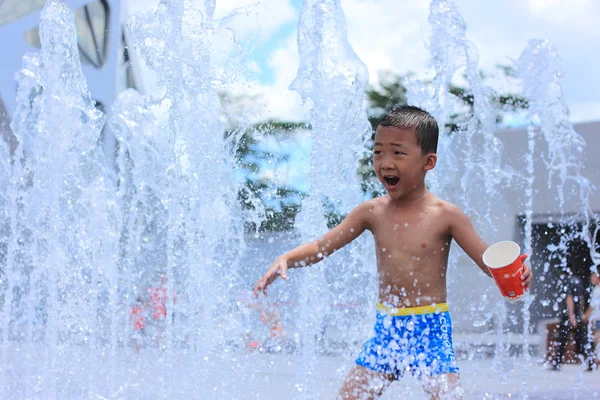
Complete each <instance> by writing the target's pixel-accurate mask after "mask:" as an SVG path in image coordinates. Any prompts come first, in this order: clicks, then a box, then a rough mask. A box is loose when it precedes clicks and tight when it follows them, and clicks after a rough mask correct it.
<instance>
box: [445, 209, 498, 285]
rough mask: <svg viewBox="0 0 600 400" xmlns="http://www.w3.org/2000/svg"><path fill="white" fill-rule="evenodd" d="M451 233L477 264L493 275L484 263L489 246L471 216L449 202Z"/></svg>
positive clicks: (487, 273) (489, 274) (486, 272)
mask: <svg viewBox="0 0 600 400" xmlns="http://www.w3.org/2000/svg"><path fill="white" fill-rule="evenodd" d="M448 207H449V215H450V221H449V222H450V224H449V225H450V226H449V228H450V235H451V236H452V238H453V239H454V240H455V241H456V243H457V244H458V245H459V246H460V248H461V249H463V251H464V252H465V253H467V255H468V256H469V257H470V258H471V260H473V261H474V262H475V264H477V266H478V267H479V268H480V269H481V270H482V271H483V272H484V273H485V274H486V275H488V276H490V277H491V276H492V274H491V273H490V271H489V269H488V267H486V265H485V264H484V263H483V253H484V252H485V251H486V250H487V248H488V247H489V246H488V245H487V244H486V243H485V242H484V241H483V239H481V237H480V236H479V235H478V234H477V232H475V228H473V224H471V221H470V220H469V217H467V216H466V215H465V213H463V212H462V211H461V210H460V209H459V208H458V207H456V206H455V205H452V204H449V205H448Z"/></svg>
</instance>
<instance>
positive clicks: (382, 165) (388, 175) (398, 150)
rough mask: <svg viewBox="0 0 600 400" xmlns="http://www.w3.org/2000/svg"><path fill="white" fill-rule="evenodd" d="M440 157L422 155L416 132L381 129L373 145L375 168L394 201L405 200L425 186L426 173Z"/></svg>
mask: <svg viewBox="0 0 600 400" xmlns="http://www.w3.org/2000/svg"><path fill="white" fill-rule="evenodd" d="M436 160H437V156H436V155H435V154H434V153H428V154H423V153H422V151H421V148H420V147H419V145H418V144H417V137H416V135H415V132H414V130H401V129H398V128H394V127H391V126H385V127H382V126H379V127H378V128H377V131H376V133H375V143H374V145H373V167H374V168H375V173H376V174H377V178H379V181H380V182H381V183H383V186H385V189H386V190H387V192H388V193H389V195H390V196H391V197H392V198H396V199H398V198H404V197H406V196H408V195H409V194H410V193H412V192H413V190H415V189H416V188H418V187H419V186H421V185H424V184H425V173H426V172H427V171H428V170H430V169H433V167H435V163H436Z"/></svg>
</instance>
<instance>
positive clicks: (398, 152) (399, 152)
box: [394, 151, 405, 156]
mask: <svg viewBox="0 0 600 400" xmlns="http://www.w3.org/2000/svg"><path fill="white" fill-rule="evenodd" d="M394 154H395V155H397V156H399V155H404V154H405V153H403V152H401V151H395V152H394Z"/></svg>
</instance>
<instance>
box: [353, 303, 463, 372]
mask: <svg viewBox="0 0 600 400" xmlns="http://www.w3.org/2000/svg"><path fill="white" fill-rule="evenodd" d="M374 329H375V336H374V337H373V338H372V339H370V340H369V341H367V343H365V345H364V347H363V350H362V351H361V353H360V354H359V356H358V358H357V359H356V364H358V365H360V366H362V367H365V368H368V369H370V370H373V371H377V372H382V373H385V374H391V375H395V376H396V379H398V378H400V377H401V376H402V375H403V374H404V372H405V371H410V373H411V374H412V375H413V376H416V377H419V378H420V377H421V376H423V375H428V376H432V375H439V374H446V373H458V372H459V370H458V366H457V365H456V357H455V355H454V349H453V347H452V320H451V319H450V313H449V312H448V304H446V303H440V304H435V305H431V306H424V307H410V308H389V307H386V306H384V305H382V304H381V303H378V304H377V319H376V322H375V327H374Z"/></svg>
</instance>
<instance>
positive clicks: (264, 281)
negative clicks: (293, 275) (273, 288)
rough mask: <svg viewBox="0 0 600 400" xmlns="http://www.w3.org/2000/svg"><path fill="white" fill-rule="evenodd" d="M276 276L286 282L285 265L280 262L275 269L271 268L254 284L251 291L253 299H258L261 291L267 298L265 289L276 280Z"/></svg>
mask: <svg viewBox="0 0 600 400" xmlns="http://www.w3.org/2000/svg"><path fill="white" fill-rule="evenodd" d="M277 275H279V276H281V278H283V279H286V280H287V278H288V277H287V263H285V262H281V263H278V264H277V266H276V267H275V268H272V267H271V268H270V269H269V270H268V271H267V273H266V274H264V275H263V277H262V278H260V279H259V280H258V282H256V284H255V285H254V289H253V290H252V293H254V297H258V293H259V292H261V291H262V292H263V294H264V295H265V296H267V287H268V286H269V285H270V284H271V283H273V282H274V281H275V279H277Z"/></svg>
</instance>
